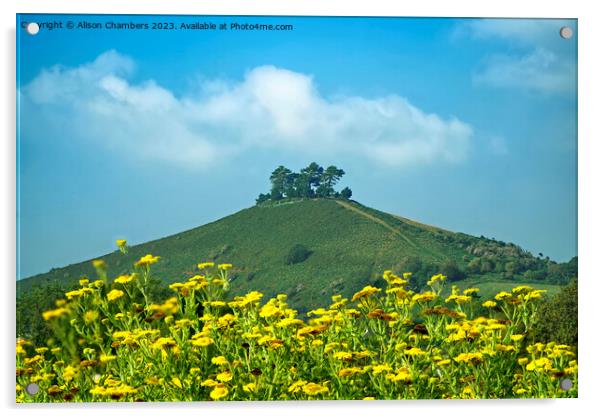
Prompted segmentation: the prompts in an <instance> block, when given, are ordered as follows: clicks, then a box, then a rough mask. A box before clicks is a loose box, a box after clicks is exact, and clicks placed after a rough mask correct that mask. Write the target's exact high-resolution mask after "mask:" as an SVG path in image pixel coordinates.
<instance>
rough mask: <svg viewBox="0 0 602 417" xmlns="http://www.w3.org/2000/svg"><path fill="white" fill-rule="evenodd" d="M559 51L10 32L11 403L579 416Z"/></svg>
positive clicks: (90, 27)
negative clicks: (551, 405) (527, 403)
mask: <svg viewBox="0 0 602 417" xmlns="http://www.w3.org/2000/svg"><path fill="white" fill-rule="evenodd" d="M577 35H578V30H577V20H576V19H510V18H509V19H490V18H407V17H387V18H384V17H383V18H379V17H301V16H270V17H268V16H186V15H177V16H175V15H173V16H172V15H165V16H159V15H69V14H62V15H61V14H46V15H32V14H19V15H17V138H16V140H17V213H18V216H17V231H18V233H17V249H18V252H17V253H18V256H17V277H16V279H17V294H16V311H17V316H16V319H17V323H16V324H17V326H16V329H17V334H16V337H17V341H16V400H17V402H41V403H46V402H59V403H61V402H105V401H128V402H151V401H165V402H167V401H169V402H171V401H180V402H193V401H280V400H286V401H292V400H401V399H499V398H551V397H577V388H578V384H577V369H578V367H577V341H578V339H577V333H578V332H577V275H578V271H577V127H576V126H577Z"/></svg>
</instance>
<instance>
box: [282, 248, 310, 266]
mask: <svg viewBox="0 0 602 417" xmlns="http://www.w3.org/2000/svg"><path fill="white" fill-rule="evenodd" d="M311 254H312V251H311V250H309V249H308V248H307V247H306V246H304V245H301V244H299V243H297V244H296V245H295V246H293V247H292V248H291V249H290V250H289V251H288V254H287V255H286V264H287V265H293V264H298V263H301V262H303V261H305V260H306V259H307V258H309V256H310V255H311Z"/></svg>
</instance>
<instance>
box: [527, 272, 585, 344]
mask: <svg viewBox="0 0 602 417" xmlns="http://www.w3.org/2000/svg"><path fill="white" fill-rule="evenodd" d="M577 298H578V294H577V280H576V279H574V280H572V281H571V283H570V284H569V285H567V286H566V287H564V288H563V289H562V290H561V291H560V292H559V293H558V294H556V295H555V296H554V297H553V298H552V299H551V300H550V301H548V302H546V303H545V304H544V305H542V307H541V309H540V310H539V314H538V317H537V321H536V323H535V327H534V330H535V333H534V334H535V337H536V338H537V339H538V340H541V341H542V342H551V341H556V342H559V343H564V344H570V345H575V346H576V345H577V339H578V331H577V330H578V320H577V315H578V314H577V313H578V308H577Z"/></svg>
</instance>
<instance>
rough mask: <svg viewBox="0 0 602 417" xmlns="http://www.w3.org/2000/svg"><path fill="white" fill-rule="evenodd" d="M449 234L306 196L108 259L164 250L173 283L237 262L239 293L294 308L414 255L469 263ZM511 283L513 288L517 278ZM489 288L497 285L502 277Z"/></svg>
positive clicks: (353, 287)
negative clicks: (296, 252) (276, 298)
mask: <svg viewBox="0 0 602 417" xmlns="http://www.w3.org/2000/svg"><path fill="white" fill-rule="evenodd" d="M444 234H448V235H453V233H452V232H448V231H444V230H441V229H437V228H433V227H431V226H426V225H421V224H419V223H415V222H412V221H410V220H408V219H404V218H400V217H395V216H392V215H389V214H386V213H383V212H379V211H377V210H373V209H370V208H367V207H365V206H362V205H360V204H358V203H355V202H341V201H335V200H304V201H294V202H287V203H285V204H280V205H266V206H261V207H252V208H248V209H245V210H242V211H240V212H238V213H235V214H233V215H231V216H228V217H225V218H223V219H221V220H219V221H216V222H213V223H210V224H207V225H204V226H201V227H197V228H195V229H191V230H188V231H186V232H182V233H179V234H176V235H173V236H168V237H165V238H162V239H159V240H155V241H151V242H147V243H144V244H140V245H136V246H133V247H131V248H130V252H129V254H128V255H127V256H124V255H122V254H121V253H118V252H114V253H111V254H108V255H105V256H102V257H100V258H102V259H104V260H105V261H106V262H107V264H108V266H109V274H110V276H116V275H118V274H120V273H125V272H127V271H129V267H130V265H131V264H132V263H133V262H135V261H136V260H137V259H139V258H140V257H141V256H143V255H145V254H147V253H151V254H153V255H159V256H161V258H162V259H161V261H160V262H159V263H157V264H156V265H154V269H153V271H154V275H155V276H156V277H159V278H161V279H163V280H164V281H167V282H172V281H178V280H183V279H184V278H185V277H187V276H191V275H193V274H195V273H196V272H197V271H196V266H195V265H196V264H197V263H198V262H201V261H206V260H215V261H216V262H228V263H232V264H234V266H235V268H234V270H233V272H234V281H233V283H232V288H233V292H234V293H240V292H243V291H248V290H252V289H257V290H261V291H263V292H264V293H265V294H266V295H268V296H271V295H274V294H276V293H287V294H289V297H290V301H291V304H292V305H293V306H296V307H301V306H304V307H308V306H309V307H313V306H317V305H325V304H327V303H328V302H329V300H330V296H331V295H333V294H335V293H342V294H343V295H345V296H350V295H351V294H353V292H355V291H357V290H358V289H359V288H361V287H362V286H364V285H366V284H368V283H374V282H376V281H377V280H378V277H379V276H380V274H381V273H382V271H383V270H384V269H391V268H392V267H393V266H394V265H395V264H397V263H398V262H399V260H400V259H402V258H403V257H406V256H420V257H421V258H423V259H425V260H429V261H441V260H444V259H446V258H451V259H454V260H455V261H456V262H457V263H458V264H459V265H464V261H463V260H462V256H463V255H465V252H464V250H463V248H462V247H461V246H459V245H455V244H453V243H451V244H450V243H449V242H445V241H441V239H439V238H440V237H441V235H444ZM298 243H300V244H303V245H305V246H307V247H308V248H309V249H310V250H312V251H313V253H312V255H311V256H310V257H309V258H308V259H307V260H306V261H304V262H302V263H300V264H296V265H286V263H285V257H286V254H287V252H288V251H289V249H290V248H291V247H292V246H293V245H295V244H298ZM81 275H87V276H93V275H94V274H93V269H92V267H91V265H90V262H89V261H86V262H82V263H79V264H74V265H70V266H67V267H65V268H58V269H54V270H52V271H50V272H49V273H46V274H41V275H37V276H34V277H31V278H28V279H26V280H23V281H21V282H19V283H18V290H19V291H26V290H27V288H29V287H30V286H31V285H32V284H34V283H44V282H49V281H55V280H58V281H63V282H75V281H76V280H77V279H79V277H80V276H81ZM467 283H470V280H467ZM503 284H504V288H505V289H507V288H508V287H509V284H510V283H508V282H507V281H506V282H504V283H503ZM487 285H489V286H495V281H492V282H491V283H488V284H487ZM302 310H305V308H303V309H302Z"/></svg>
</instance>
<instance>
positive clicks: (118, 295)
mask: <svg viewBox="0 0 602 417" xmlns="http://www.w3.org/2000/svg"><path fill="white" fill-rule="evenodd" d="M124 295H125V293H124V292H123V291H121V290H111V291H109V293H108V294H107V299H108V300H109V301H115V300H116V299H118V298H121V297H123V296H124Z"/></svg>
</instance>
